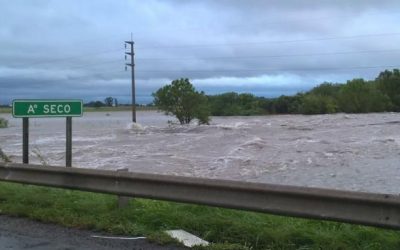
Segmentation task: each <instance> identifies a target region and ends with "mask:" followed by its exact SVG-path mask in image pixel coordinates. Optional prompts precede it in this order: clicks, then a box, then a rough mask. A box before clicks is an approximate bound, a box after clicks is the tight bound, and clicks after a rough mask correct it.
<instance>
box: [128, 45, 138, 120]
mask: <svg viewBox="0 0 400 250" xmlns="http://www.w3.org/2000/svg"><path fill="white" fill-rule="evenodd" d="M127 44H129V45H130V47H131V50H130V51H129V52H125V60H126V59H127V58H126V55H129V56H131V63H125V70H126V69H127V66H129V67H131V72H132V122H135V123H136V97H135V94H136V93H135V51H134V50H133V45H134V42H133V41H132V40H131V41H125V49H126V45H127Z"/></svg>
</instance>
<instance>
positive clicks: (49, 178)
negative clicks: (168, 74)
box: [0, 163, 400, 229]
mask: <svg viewBox="0 0 400 250" xmlns="http://www.w3.org/2000/svg"><path fill="white" fill-rule="evenodd" d="M0 181H8V182H17V183H25V184H33V185H42V186H50V187H59V188H68V189H77V190H82V191H91V192H99V193H108V194H117V195H121V196H132V197H142V198H150V199H159V200H168V201H177V202H184V203H194V204H203V205H210V206H217V207H225V208H234V209H242V210H249V211H258V212H265V213H271V214H278V215H286V216H295V217H303V218H313V219H322V220H331V221H340V222H348V223H354V224H362V225H370V226H377V227H384V228H392V229H400V196H398V195H390V194H374V193H363V192H351V191H338V190H329V189H320V188H307V187H296V186H283V185H271V184H261V183H249V182H239V181H228V180H215V179H202V178H192V177H181V176H169V175H155V174H143V173H133V172H117V171H105V170H94V169H83V168H63V167H50V166H35V165H22V164H7V163H0Z"/></svg>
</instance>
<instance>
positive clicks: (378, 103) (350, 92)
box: [338, 79, 391, 113]
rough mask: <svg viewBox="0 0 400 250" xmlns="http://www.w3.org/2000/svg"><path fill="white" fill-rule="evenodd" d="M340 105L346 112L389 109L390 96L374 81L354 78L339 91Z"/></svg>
mask: <svg viewBox="0 0 400 250" xmlns="http://www.w3.org/2000/svg"><path fill="white" fill-rule="evenodd" d="M338 101H339V107H340V110H341V111H344V112H346V113H367V112H382V111H388V110H389V109H390V107H391V102H390V98H389V97H388V96H387V95H384V94H383V93H382V92H381V91H379V90H378V89H377V88H376V87H375V85H374V84H373V82H366V81H364V80H363V79H353V80H351V81H348V82H347V84H346V85H344V86H343V87H342V88H341V90H340V93H339V99H338Z"/></svg>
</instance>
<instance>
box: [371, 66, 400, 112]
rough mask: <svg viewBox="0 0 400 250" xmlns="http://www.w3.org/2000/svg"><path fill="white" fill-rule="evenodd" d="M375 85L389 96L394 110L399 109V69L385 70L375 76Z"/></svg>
mask: <svg viewBox="0 0 400 250" xmlns="http://www.w3.org/2000/svg"><path fill="white" fill-rule="evenodd" d="M375 81H376V83H377V87H378V89H379V90H380V91H382V93H383V94H385V95H386V96H388V97H389V98H390V101H391V103H392V104H393V107H392V109H393V110H394V111H397V112H399V111H400V70H399V69H393V71H390V70H385V71H383V72H381V73H380V74H379V76H378V77H377V78H376V80H375Z"/></svg>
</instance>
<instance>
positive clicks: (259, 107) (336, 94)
mask: <svg viewBox="0 0 400 250" xmlns="http://www.w3.org/2000/svg"><path fill="white" fill-rule="evenodd" d="M208 101H209V105H210V108H211V114H212V115H214V116H225V115H226V116H229V115H259V114H260V115H261V114H329V113H337V112H345V113H369V112H385V111H394V112H399V111H400V71H399V69H394V70H392V71H390V70H385V71H383V72H381V73H380V74H379V75H378V77H377V78H376V79H375V80H373V81H365V80H364V79H353V80H350V81H347V83H345V84H340V83H329V82H325V83H322V84H320V85H319V86H317V87H315V88H313V89H311V90H310V91H308V92H305V93H298V94H296V95H293V96H284V95H283V96H280V97H278V98H265V97H257V96H254V95H252V94H237V93H234V92H230V93H224V94H220V95H213V96H208Z"/></svg>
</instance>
